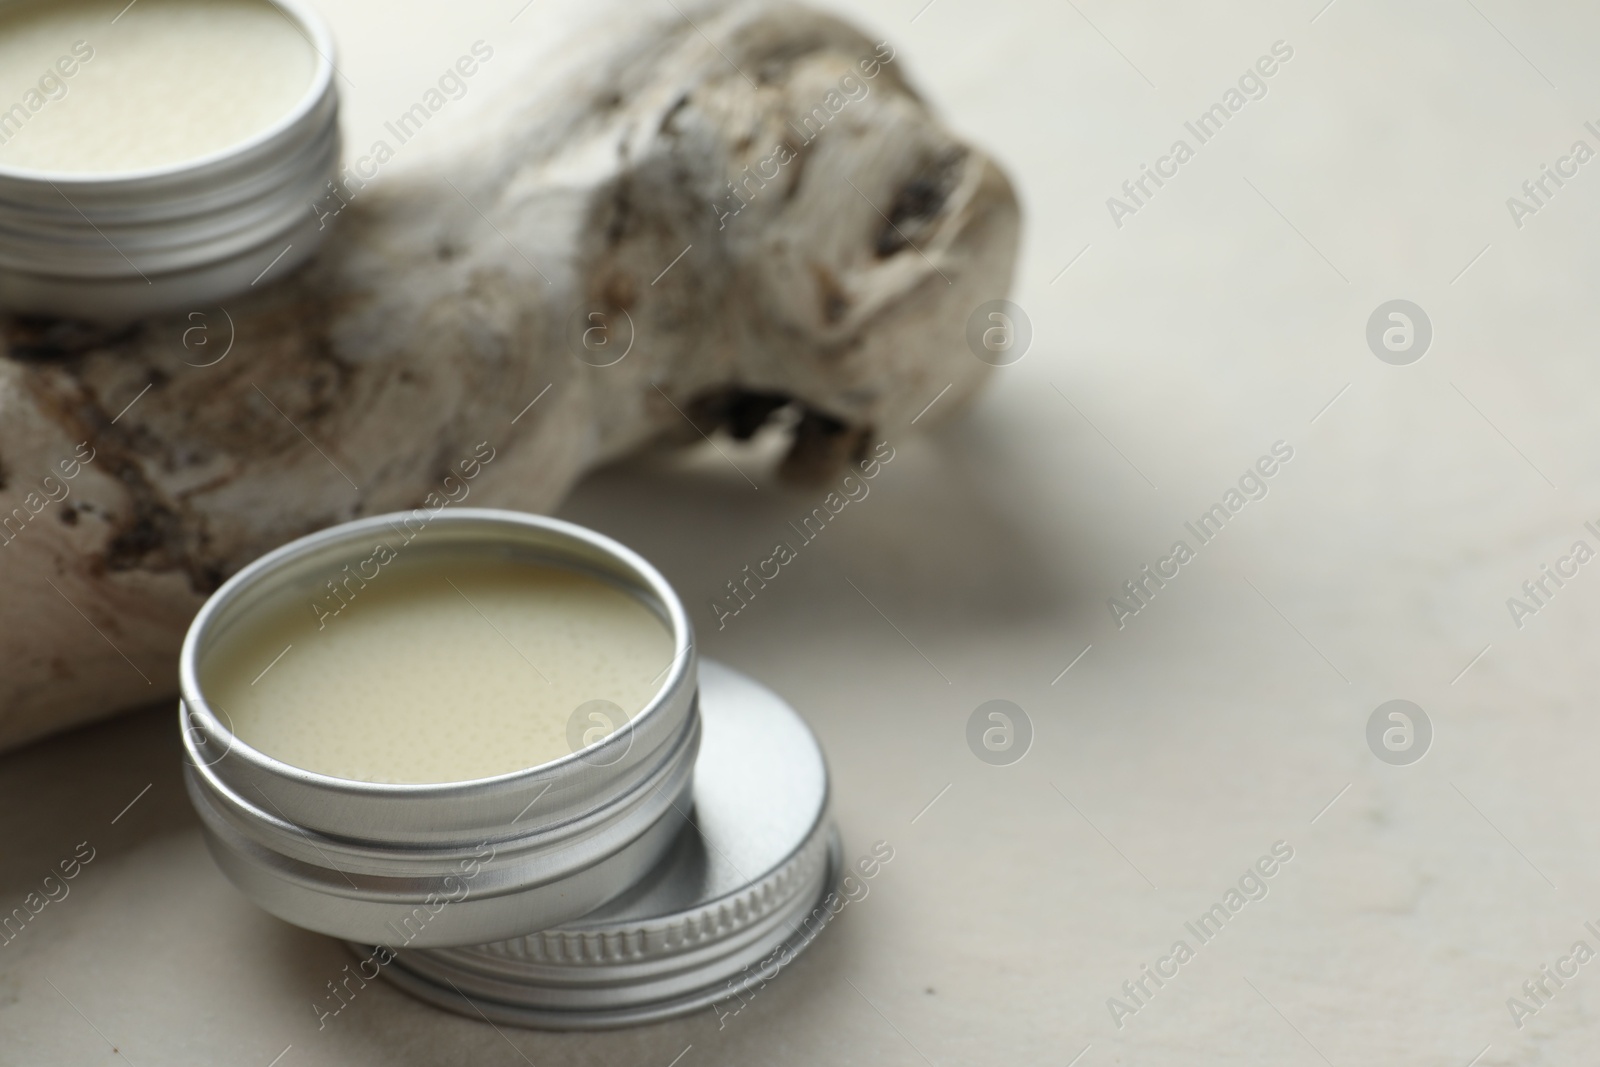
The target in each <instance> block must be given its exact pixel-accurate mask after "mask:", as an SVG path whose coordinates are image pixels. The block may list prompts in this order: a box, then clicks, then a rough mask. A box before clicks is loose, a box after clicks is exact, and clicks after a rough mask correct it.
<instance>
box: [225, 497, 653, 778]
mask: <svg viewBox="0 0 1600 1067" xmlns="http://www.w3.org/2000/svg"><path fill="white" fill-rule="evenodd" d="M408 533H409V531H408V530H407V529H406V527H405V526H404V525H403V524H402V523H399V522H394V523H388V524H380V525H378V526H376V527H373V528H370V529H366V530H363V531H362V532H361V533H358V534H351V533H347V534H345V535H343V536H341V537H340V538H337V539H335V540H333V541H332V542H330V543H328V544H325V545H321V546H314V545H313V546H311V547H309V548H307V549H305V550H301V551H297V552H296V553H294V555H293V556H292V558H289V559H286V560H284V561H283V563H282V564H281V565H278V566H268V567H264V568H263V569H262V570H261V571H260V572H259V573H258V574H256V575H255V576H254V577H253V578H251V579H250V580H248V581H246V582H244V583H242V584H241V585H240V586H238V587H236V589H235V590H234V592H233V595H231V596H225V597H222V598H220V599H221V601H222V602H221V604H220V606H219V608H218V610H217V611H216V612H215V614H214V615H213V617H212V618H211V619H210V620H209V621H208V624H207V626H206V627H205V628H204V636H203V640H202V642H201V643H200V645H199V646H198V647H197V649H196V655H195V657H194V676H195V679H196V682H197V684H198V695H199V696H200V697H201V699H202V700H203V702H204V704H205V706H206V708H207V709H208V710H209V711H210V712H211V713H212V714H213V715H214V716H215V718H216V720H217V722H218V724H220V726H221V727H222V728H223V730H224V731H226V733H227V734H230V735H231V738H229V739H228V740H227V741H226V742H225V743H226V744H228V745H229V746H230V747H233V748H240V749H245V750H253V751H255V752H256V753H259V754H261V755H263V756H266V757H268V758H270V759H271V760H275V761H277V762H279V763H282V764H287V765H288V766H289V767H292V768H298V769H300V770H303V771H310V772H312V773H314V774H317V775H322V776H326V777H329V778H335V779H344V780H348V781H353V782H370V783H384V784H390V785H431V784H442V783H456V782H468V781H477V780H481V779H488V778H496V777H500V776H504V775H510V774H516V773H518V772H521V771H525V770H528V769H530V768H534V767H538V766H541V765H544V764H548V763H552V762H554V761H556V760H560V759H563V758H567V757H571V756H573V755H574V754H577V757H578V758H579V759H582V760H585V761H587V762H592V763H594V764H595V765H596V766H606V765H609V764H610V763H612V762H614V761H615V760H617V759H620V758H621V757H622V755H624V754H625V752H626V745H627V742H629V741H630V740H631V738H630V737H628V736H617V735H618V734H619V733H621V734H624V735H625V734H626V733H627V730H628V728H629V725H630V724H631V723H633V722H634V721H635V720H637V719H638V717H639V716H640V715H641V714H642V713H643V712H644V711H645V710H646V709H647V708H649V707H650V706H651V705H652V703H653V702H654V701H655V700H656V698H657V697H658V695H659V694H660V693H661V692H662V690H663V688H664V687H665V686H666V684H667V682H668V679H669V677H670V676H672V675H674V674H675V673H676V672H675V671H674V667H675V666H677V665H678V662H679V660H680V659H681V658H682V654H683V652H684V651H685V648H684V647H683V646H682V642H680V641H679V640H678V639H677V637H676V636H675V632H674V627H673V622H674V618H673V617H674V614H675V611H674V609H673V608H672V607H671V606H669V605H668V604H667V603H665V602H664V601H663V600H662V599H660V598H659V597H658V596H657V595H656V592H655V591H654V590H652V588H651V587H650V584H649V582H648V578H647V576H646V575H642V574H637V573H629V571H630V568H628V567H626V566H625V565H621V561H620V560H613V561H611V563H610V565H606V564H605V563H604V562H602V560H601V559H598V558H597V559H595V560H586V559H584V558H582V557H581V556H577V555H574V554H573V552H572V551H571V550H570V549H565V548H563V547H562V546H559V545H557V544H554V543H550V542H545V543H538V542H533V543H529V542H526V541H519V540H516V539H510V538H501V537H496V536H495V534H494V532H493V530H492V528H483V529H478V528H474V527H467V528H464V529H462V528H457V527H456V526H454V525H452V524H440V525H435V526H434V527H433V528H432V529H429V530H427V531H426V532H425V533H424V534H423V535H422V536H420V537H417V538H416V540H415V543H411V542H409V541H408V540H407V534H408ZM291 547H292V546H291ZM619 547H620V546H619ZM280 551H282V550H280ZM270 559H271V557H267V559H265V560H263V561H262V563H266V562H268V561H269V560H270ZM255 566H259V564H258V565H255ZM252 569H253V568H252ZM246 574H248V571H247V572H242V574H241V577H244V576H245V575H246ZM612 738H614V739H615V740H613V742H612V744H610V745H609V746H608V745H606V744H605V742H606V741H607V739H612ZM618 741H620V742H623V744H622V745H620V746H619V745H618V744H617V742H618Z"/></svg>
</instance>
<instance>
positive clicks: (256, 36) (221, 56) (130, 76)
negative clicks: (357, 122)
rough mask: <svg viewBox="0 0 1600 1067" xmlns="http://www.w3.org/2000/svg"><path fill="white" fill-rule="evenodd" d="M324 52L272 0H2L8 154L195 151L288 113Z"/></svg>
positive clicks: (0, 87)
mask: <svg viewBox="0 0 1600 1067" xmlns="http://www.w3.org/2000/svg"><path fill="white" fill-rule="evenodd" d="M317 58H318V57H317V55H316V52H315V51H314V50H313V49H312V47H311V44H310V43H309V42H308V41H307V40H306V39H305V37H304V36H302V35H301V33H300V31H299V30H298V29H297V28H296V27H295V26H294V24H293V23H291V22H290V21H289V20H288V19H286V18H285V17H284V15H283V13H282V12H281V11H280V10H279V9H278V8H277V7H275V6H274V5H272V4H270V3H267V2H265V0H139V2H138V3H137V5H130V4H127V3H126V0H72V2H62V0H22V2H12V3H8V4H5V5H3V6H0V165H4V166H8V167H16V168H20V169H26V170H38V171H48V172H52V173H58V174H60V173H70V174H117V173H125V172H129V171H140V170H148V169H151V168H155V167H165V166H170V165H172V164H177V163H183V162H185V161H187V160H192V159H198V158H200V157H202V156H207V155H211V154H212V153H215V152H219V151H222V150H224V149H227V148H229V147H231V146H233V145H235V144H238V143H240V142H242V141H245V140H247V139H249V138H250V137H251V136H253V135H254V134H256V133H259V132H260V131H262V130H265V129H266V128H267V127H269V126H271V125H272V124H273V123H275V122H277V121H278V120H280V119H282V118H283V117H284V116H286V115H288V114H289V112H290V110H291V109H292V108H293V107H294V106H295V104H297V103H298V102H299V101H300V99H301V98H302V97H304V96H305V94H306V92H307V90H308V89H309V88H310V87H311V80H312V75H313V74H314V73H315V71H316V62H317Z"/></svg>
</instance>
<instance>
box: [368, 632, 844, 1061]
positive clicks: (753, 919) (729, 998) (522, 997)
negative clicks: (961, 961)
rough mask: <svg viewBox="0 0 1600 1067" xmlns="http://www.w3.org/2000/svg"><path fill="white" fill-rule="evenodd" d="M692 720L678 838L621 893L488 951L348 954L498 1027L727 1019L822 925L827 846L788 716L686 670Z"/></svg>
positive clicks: (766, 699)
mask: <svg viewBox="0 0 1600 1067" xmlns="http://www.w3.org/2000/svg"><path fill="white" fill-rule="evenodd" d="M700 713H701V717H702V720H703V723H704V739H703V743H702V745H701V749H700V758H699V761H698V764H697V766H696V768H695V778H694V790H693V809H694V810H693V815H692V817H691V819H690V822H689V825H687V826H686V827H684V828H683V830H682V832H681V833H680V834H679V835H678V838H677V840H676V842H675V843H674V845H673V847H672V850H671V851H670V852H669V853H668V854H667V855H666V857H665V858H664V859H663V860H662V861H661V863H660V864H658V865H657V866H656V867H655V869H653V870H651V871H650V872H649V873H648V874H646V875H645V876H644V878H643V879H642V880H641V881H640V882H639V883H638V884H637V885H635V886H633V887H632V888H630V889H629V890H628V892H626V893H625V894H624V895H622V896H620V897H618V898H616V899H615V900H613V901H611V902H610V903H609V904H606V905H604V906H602V907H601V908H600V909H598V910H597V911H594V912H591V913H590V914H588V915H585V916H583V917H582V918H581V919H578V920H576V921H573V922H568V923H562V924H560V925H558V926H556V927H555V928H553V929H546V930H543V931H541V932H539V933H531V934H527V935H525V936H522V937H515V938H510V939H506V940H501V941H497V942H494V943H492V944H482V945H474V946H471V947H466V948H426V949H417V948H414V947H410V946H407V947H401V946H400V945H399V944H397V943H396V942H394V941H392V940H388V941H386V940H384V939H381V938H380V939H370V940H369V939H361V940H359V941H354V942H352V944H351V946H350V947H351V948H352V950H353V951H355V952H356V953H357V954H358V956H360V957H361V958H362V959H363V961H364V962H366V963H367V966H370V967H371V968H372V969H373V970H374V972H376V971H381V973H382V974H383V975H385V976H386V977H387V978H388V979H389V980H390V981H392V982H394V983H395V984H397V985H399V986H400V987H401V988H403V989H405V990H407V991H408V992H410V993H412V994H414V995H416V996H418V997H420V998H422V999H424V1000H427V1001H429V1002H431V1003H433V1004H437V1005H438V1006H440V1007H443V1008H447V1009H449V1010H451V1011H455V1012H459V1013H461V1014H463V1015H467V1016H470V1017H472V1018H488V1019H491V1020H494V1021H496V1022H503V1023H510V1024H513V1025H520V1026H531V1027H537V1028H542V1029H558V1030H588V1029H603V1028H608V1027H615V1026H625V1025H631V1024H635V1023H644V1022H650V1021H654V1020H657V1019H663V1018H668V1017H671V1016H675V1015H682V1014H685V1013H688V1012H691V1011H694V1010H697V1009H703V1008H708V1007H709V1008H711V1009H712V1010H715V1011H716V1012H717V1014H718V1015H719V1016H725V1015H728V1014H732V1013H733V1012H735V1011H737V1010H738V1009H739V1008H740V1007H742V1006H743V1004H744V1003H745V1001H746V1000H747V999H748V998H749V997H750V996H752V995H753V994H754V992H755V990H757V989H758V988H759V987H760V986H762V985H764V984H765V983H767V982H769V981H772V980H773V978H774V977H775V976H776V975H777V974H778V972H779V971H780V970H781V969H782V968H783V967H785V966H786V965H787V964H788V963H789V961H790V960H791V959H793V957H794V955H795V954H796V953H798V952H800V951H801V950H802V949H804V948H805V947H806V946H807V945H808V944H810V943H811V941H812V940H813V939H814V938H815V937H816V935H817V934H818V933H819V932H820V931H821V930H822V928H823V926H824V925H826V923H827V922H828V920H829V918H831V916H832V914H833V909H831V908H830V907H829V906H828V903H827V898H828V896H829V894H830V893H831V891H832V890H833V887H834V885H835V884H836V882H837V880H838V877H839V869H840V845H839V837H838V833H837V831H836V830H835V829H834V826H833V823H832V820H831V818H830V814H829V803H828V772H827V765H826V763H825V761H824V759H823V755H822V750H821V748H820V747H819V746H818V744H817V741H816V738H815V737H814V736H813V735H812V733H811V731H810V730H809V729H808V728H807V726H806V724H805V722H804V721H803V720H802V719H801V718H800V716H799V715H798V714H796V713H795V711H794V710H793V709H792V708H790V707H789V705H788V704H786V703H785V702H784V701H783V700H782V699H781V698H780V697H778V696H777V695H776V694H774V693H772V692H771V691H770V690H767V689H765V688H763V687H762V686H760V685H759V684H757V683H756V682H754V681H752V680H751V679H749V678H747V677H745V676H744V675H742V674H739V673H738V672H736V671H733V670H731V669H729V668H727V667H724V666H722V665H720V664H717V663H714V662H709V661H701V663H700ZM689 806H690V805H689V802H688V800H687V799H686V800H684V801H682V802H680V808H681V809H682V811H683V812H684V813H687V812H688V809H689ZM367 961H370V962H367ZM362 973H363V975H364V976H365V977H373V976H374V975H373V974H372V973H368V972H367V970H365V969H363V972H362Z"/></svg>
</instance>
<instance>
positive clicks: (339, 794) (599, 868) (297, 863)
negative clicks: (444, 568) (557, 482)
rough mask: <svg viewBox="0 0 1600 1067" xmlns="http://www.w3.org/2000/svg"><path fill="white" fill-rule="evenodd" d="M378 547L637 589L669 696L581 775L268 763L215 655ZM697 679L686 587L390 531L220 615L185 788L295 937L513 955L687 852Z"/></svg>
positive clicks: (338, 532)
mask: <svg viewBox="0 0 1600 1067" xmlns="http://www.w3.org/2000/svg"><path fill="white" fill-rule="evenodd" d="M375 542H382V543H384V544H389V545H391V546H393V548H392V551H393V552H394V554H395V559H396V560H397V562H392V563H389V564H387V565H386V566H389V567H396V566H421V567H430V566H434V565H437V564H442V563H447V562H448V561H450V560H453V559H459V558H462V556H463V554H464V555H466V556H467V557H469V558H479V557H482V556H483V555H484V554H493V555H495V556H498V557H499V558H503V559H510V560H514V561H526V562H530V563H538V564H544V565H553V566H557V567H563V568H567V569H571V570H576V571H582V572H585V573H587V574H589V575H591V576H593V577H596V578H599V579H601V580H603V581H606V582H609V583H611V584H612V585H615V586H618V587H620V588H621V589H623V590H624V591H625V592H628V593H630V594H632V595H634V596H635V597H637V598H638V599H639V600H640V601H642V602H643V603H644V604H645V605H646V606H647V607H649V608H650V609H651V610H653V611H654V612H655V613H656V614H657V615H658V616H660V618H661V619H662V622H663V623H664V624H665V626H666V628H667V630H668V632H669V633H670V635H671V637H672V642H673V653H672V654H673V659H672V661H671V663H670V664H663V670H662V677H663V680H662V681H661V683H660V688H659V689H658V690H657V692H656V694H655V696H654V697H653V698H652V699H651V701H650V703H648V704H647V705H646V706H645V707H644V708H643V709H642V710H641V711H640V712H639V713H638V714H637V715H635V716H634V717H633V719H632V720H631V721H630V722H628V723H627V724H626V726H624V727H623V728H622V729H619V730H617V731H616V732H615V733H612V734H610V735H609V736H607V737H604V738H602V739H601V740H598V741H596V742H594V743H593V744H591V745H589V746H587V747H585V748H582V749H580V750H579V751H577V752H574V753H572V754H571V755H568V756H564V757H562V758H560V759H557V760H553V761H551V762H548V763H543V764H540V765H538V766H535V767H530V768H527V769H525V770H521V771H515V772H512V773H508V774H502V775H498V776H496V777H490V778H480V779H476V780H472V781H464V782H442V783H433V784H420V785H393V784H384V783H375V782H361V781H352V780H349V779H343V778H334V777H330V776H328V775H324V774H319V773H316V772H313V771H309V770H305V769H304V768H300V767H294V766H290V765H289V764H286V763H283V762H281V761H279V760H276V759H274V758H272V757H271V756H268V755H266V754H265V753H263V752H261V751H259V750H257V749H254V748H252V747H251V746H249V745H248V744H246V743H245V742H244V741H242V740H240V739H239V738H238V737H237V736H235V735H234V733H233V732H232V730H231V728H230V727H229V726H228V725H227V721H226V712H225V710H222V709H218V708H216V707H214V706H213V705H212V704H210V703H209V702H208V701H207V699H206V694H205V692H204V689H203V686H202V684H201V678H202V674H203V672H202V670H201V667H202V664H203V662H204V661H205V659H206V657H207V655H208V654H209V653H210V652H211V650H212V649H213V648H214V647H216V644H217V642H218V640H219V639H220V638H221V637H223V636H224V635H225V634H226V632H227V631H228V629H229V628H230V627H233V626H237V625H241V624H242V623H244V622H245V621H246V620H247V619H248V618H249V616H250V615H251V613H252V612H253V611H256V610H258V609H263V608H266V607H270V606H271V605H272V604H274V603H279V602H283V601H285V600H287V601H294V600H297V599H301V598H304V600H306V601H307V602H309V600H311V599H313V598H314V597H315V596H316V595H317V594H318V593H320V591H321V586H322V584H323V582H324V580H325V579H327V578H328V577H329V576H330V575H336V574H339V573H340V571H341V566H343V565H346V564H349V563H351V562H352V561H354V560H359V559H362V558H364V557H366V556H368V555H369V554H370V553H372V552H373V546H374V543H375ZM374 580H381V578H376V579H374ZM697 677H698V675H697V671H696V660H695V654H694V643H693V631H692V630H691V628H690V624H689V620H688V617H687V616H686V615H685V613H684V610H683V605H682V604H681V603H680V602H679V600H678V598H677V595H676V594H675V593H674V592H673V591H672V587H671V586H669V585H668V584H667V581H666V579H665V578H663V577H662V576H661V575H660V573H659V572H657V571H656V569H655V568H654V567H652V566H650V564H649V563H647V562H646V561H645V560H644V559H643V558H641V557H640V556H638V555H636V554H635V553H633V552H632V551H630V550H629V549H627V548H625V547H623V546H622V545H620V544H618V543H617V542H615V541H613V540H611V539H610V538H608V537H604V536H602V535H600V534H597V533H594V532H593V531H590V530H586V529H584V528H583V527H581V526H575V525H573V524H572V523H567V522H561V521H559V520H556V519H548V518H544V517H542V516H537V515H526V514H522V513H520V512H512V511H496V510H490V509H479V508H452V509H449V510H446V511H439V512H430V511H426V510H419V511H416V512H410V513H399V514H395V515H380V516H375V517H373V518H370V519H362V520H359V521H356V522H350V523H345V524H343V525H340V526H334V527H331V528H329V529H327V530H322V531H320V532H318V533H315V534H312V535H310V536H308V537H303V538H301V539H300V540H298V541H294V542H291V543H290V544H287V545H285V546H283V547H282V548H279V549H277V550H275V551H273V552H270V553H268V554H267V555H265V556H263V557H261V558H260V559H259V560H257V561H256V562H254V563H252V564H250V565H249V566H248V567H246V568H244V569H243V570H241V571H240V572H239V573H238V574H236V575H235V576H234V577H233V578H231V579H229V580H228V581H227V582H226V583H225V584H224V585H223V586H222V588H220V589H219V590H217V592H216V593H215V594H214V595H213V596H212V597H211V599H210V600H209V601H207V602H206V604H205V606H204V607H202V608H201V610H200V613H199V614H198V615H197V616H196V617H195V620H194V622H193V623H192V624H191V626H190V628H189V634H188V636H187V637H186V638H185V640H184V646H183V651H182V654H181V657H180V660H179V684H180V687H181V690H182V702H181V704H180V715H181V720H180V721H181V725H182V727H183V744H184V755H185V766H184V772H185V774H184V778H185V784H186V785H187V787H188V791H189V797H190V799H191V800H192V801H193V803H194V805H195V808H196V810H197V811H198V812H199V814H200V820H201V828H202V830H203V832H204V836H205V839H206V843H207V845H208V846H209V847H210V850H211V853H212V856H213V857H214V858H215V859H216V861H217V864H218V866H220V867H221V868H222V870H223V873H225V874H226V875H227V876H228V877H229V878H230V879H231V880H232V881H233V882H234V884H235V885H237V886H238V887H239V888H240V889H241V890H242V891H243V892H244V893H245V895H246V896H248V897H250V898H251V899H252V900H254V901H255V902H256V903H257V904H259V905H260V906H261V907H263V908H265V909H266V910H267V911H270V912H272V913H273V914H274V915H277V916H278V917H279V918H282V919H285V920H287V921H288V922H291V923H294V924H295V925H297V926H303V927H305V928H307V929H310V930H316V931H319V932H321V933H326V934H332V935H334V936H336V937H343V938H352V939H360V940H371V941H373V942H378V941H384V940H392V939H397V938H398V939H402V940H405V941H406V942H407V943H410V944H414V945H419V946H420V945H461V944H473V943H477V942H481V941H489V940H493V939H495V938H502V937H510V936H514V935H516V934H520V933H524V932H526V931H528V930H529V929H539V928H542V927H548V926H551V925H554V924H556V923H561V922H566V921H568V920H570V919H573V918H575V917H577V916H579V915H583V914H585V913H587V912H589V911H592V910H593V909H594V908H596V907H598V906H599V905H601V904H603V903H605V902H606V901H608V900H610V899H611V898H613V897H615V896H616V895H617V894H619V893H620V892H622V891H623V890H625V889H626V888H627V887H628V886H630V885H632V884H633V883H635V882H636V881H638V880H639V878H641V877H642V876H643V875H644V874H645V873H646V872H647V871H649V870H650V869H651V868H652V867H654V866H655V865H656V864H657V863H658V862H659V861H660V859H661V857H662V856H663V855H665V854H666V852H667V850H668V849H669V848H671V847H672V845H673V842H674V840H675V839H676V837H677V835H678V831H679V830H680V829H681V828H682V827H683V825H684V823H685V821H686V815H685V810H686V808H687V805H688V798H689V789H690V785H691V782H692V780H693V774H694V762H695V756H696V753H697V752H698V750H699V743H700V716H699V710H698V707H697V699H696V685H697Z"/></svg>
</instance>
